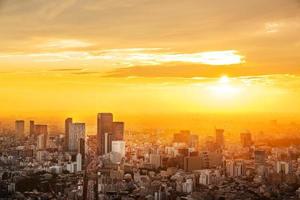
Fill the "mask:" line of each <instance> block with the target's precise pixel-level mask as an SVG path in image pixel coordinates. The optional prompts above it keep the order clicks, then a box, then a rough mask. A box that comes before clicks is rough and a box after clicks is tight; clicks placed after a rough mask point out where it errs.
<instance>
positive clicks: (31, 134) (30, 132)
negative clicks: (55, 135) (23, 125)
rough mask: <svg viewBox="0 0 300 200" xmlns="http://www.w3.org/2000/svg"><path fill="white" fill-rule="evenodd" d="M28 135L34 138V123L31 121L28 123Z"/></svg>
mask: <svg viewBox="0 0 300 200" xmlns="http://www.w3.org/2000/svg"><path fill="white" fill-rule="evenodd" d="M29 135H30V136H35V131H34V121H32V120H30V122H29Z"/></svg>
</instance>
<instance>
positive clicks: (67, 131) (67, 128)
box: [65, 118, 73, 151]
mask: <svg viewBox="0 0 300 200" xmlns="http://www.w3.org/2000/svg"><path fill="white" fill-rule="evenodd" d="M72 122H73V120H72V118H67V119H66V120H65V150H66V151H68V150H69V130H70V125H71V124H72Z"/></svg>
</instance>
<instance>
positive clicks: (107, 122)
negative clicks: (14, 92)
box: [97, 113, 113, 155]
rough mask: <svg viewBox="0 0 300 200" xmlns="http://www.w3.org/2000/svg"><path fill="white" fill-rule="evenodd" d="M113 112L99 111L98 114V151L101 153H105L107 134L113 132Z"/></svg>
mask: <svg viewBox="0 0 300 200" xmlns="http://www.w3.org/2000/svg"><path fill="white" fill-rule="evenodd" d="M112 124H113V115H112V113H99V114H98V116H97V151H98V154H99V155H103V154H105V152H106V150H105V147H106V146H107V145H105V134H106V133H107V134H112V130H113V125H112Z"/></svg>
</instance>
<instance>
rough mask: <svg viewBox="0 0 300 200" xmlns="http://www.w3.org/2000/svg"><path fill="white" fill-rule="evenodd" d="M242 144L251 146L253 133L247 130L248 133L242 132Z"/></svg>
mask: <svg viewBox="0 0 300 200" xmlns="http://www.w3.org/2000/svg"><path fill="white" fill-rule="evenodd" d="M240 137H241V144H242V146H243V147H250V146H251V145H252V138H251V133H249V132H246V133H241V134H240Z"/></svg>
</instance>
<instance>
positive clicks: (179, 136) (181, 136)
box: [173, 130, 191, 145]
mask: <svg viewBox="0 0 300 200" xmlns="http://www.w3.org/2000/svg"><path fill="white" fill-rule="evenodd" d="M190 137H191V132H190V131H189V130H181V131H180V132H179V133H175V134H174V138H173V142H175V143H185V144H186V145H189V143H190Z"/></svg>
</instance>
